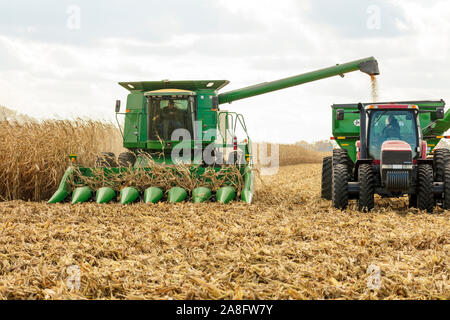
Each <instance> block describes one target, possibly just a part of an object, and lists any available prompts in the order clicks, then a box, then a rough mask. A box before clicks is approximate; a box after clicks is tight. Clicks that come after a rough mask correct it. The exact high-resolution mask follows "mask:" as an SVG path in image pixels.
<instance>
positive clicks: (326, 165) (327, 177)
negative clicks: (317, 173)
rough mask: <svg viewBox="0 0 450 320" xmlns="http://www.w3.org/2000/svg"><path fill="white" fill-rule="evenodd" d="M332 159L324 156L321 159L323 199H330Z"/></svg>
mask: <svg viewBox="0 0 450 320" xmlns="http://www.w3.org/2000/svg"><path fill="white" fill-rule="evenodd" d="M331 174H332V159H331V157H325V158H323V159H322V193H321V197H322V198H323V199H327V200H331V198H332V197H331V189H332V188H331V183H332V177H331Z"/></svg>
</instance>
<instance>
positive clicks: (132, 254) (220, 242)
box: [0, 164, 450, 299]
mask: <svg viewBox="0 0 450 320" xmlns="http://www.w3.org/2000/svg"><path fill="white" fill-rule="evenodd" d="M320 167H321V165H320V164H310V165H296V166H286V167H281V168H280V171H279V173H278V174H277V175H274V176H265V177H263V181H264V183H259V185H258V186H257V188H258V189H257V194H256V196H255V201H254V203H253V204H251V205H247V204H244V203H242V202H233V203H230V204H227V205H221V204H218V203H202V204H193V203H180V204H168V203H158V204H155V205H148V204H143V203H137V204H133V205H128V206H122V205H120V204H109V205H104V204H103V205H97V204H95V203H85V204H77V205H70V204H55V205H47V204H45V203H43V202H24V201H9V202H1V203H0V298H3V299H63V298H69V299H72V298H75V299H97V298H98V299H111V298H113V299H141V298H145V299H169V298H173V299H323V298H325V299H350V298H355V299H368V298H375V299H416V298H417V299H449V298H450V289H449V279H448V265H449V258H448V257H449V256H450V255H449V254H450V245H449V230H450V228H449V227H450V223H449V215H450V212H449V211H442V210H441V211H439V210H437V213H435V214H427V213H424V212H420V211H417V210H415V209H408V208H407V201H406V200H405V199H399V200H380V199H378V201H377V203H376V209H375V211H374V212H371V213H368V214H363V213H360V212H358V211H356V204H354V203H352V204H351V205H350V208H349V209H348V210H346V211H340V210H334V209H333V208H332V207H331V204H330V202H329V201H325V200H322V199H320ZM371 265H372V266H377V267H379V268H380V287H379V289H370V288H368V286H367V284H368V280H370V279H369V276H370V275H369V274H368V273H367V272H368V269H369V267H370V266H371ZM73 268H76V270H79V274H80V282H79V287H78V286H76V282H73V280H74V279H73V276H74V273H73V270H74V269H73ZM69 270H72V272H70V271H69ZM71 280H72V282H71ZM74 284H75V286H74Z"/></svg>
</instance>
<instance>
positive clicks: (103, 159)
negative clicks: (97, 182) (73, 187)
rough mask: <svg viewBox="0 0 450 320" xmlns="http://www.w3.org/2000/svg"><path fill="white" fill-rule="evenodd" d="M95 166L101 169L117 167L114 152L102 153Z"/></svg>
mask: <svg viewBox="0 0 450 320" xmlns="http://www.w3.org/2000/svg"><path fill="white" fill-rule="evenodd" d="M95 166H96V167H100V168H110V167H117V162H116V156H115V154H114V153H112V152H102V153H100V154H99V155H98V156H97V158H96V159H95Z"/></svg>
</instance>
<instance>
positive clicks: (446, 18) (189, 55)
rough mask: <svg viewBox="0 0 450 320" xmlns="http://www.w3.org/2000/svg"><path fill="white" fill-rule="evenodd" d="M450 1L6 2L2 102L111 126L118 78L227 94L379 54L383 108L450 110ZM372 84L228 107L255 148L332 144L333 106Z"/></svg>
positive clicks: (321, 85) (0, 23) (359, 81)
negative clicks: (414, 103)
mask: <svg viewBox="0 0 450 320" xmlns="http://www.w3.org/2000/svg"><path fill="white" fill-rule="evenodd" d="M449 37H450V1H445V0H444V1H437V0H436V1H430V0H429V1H419V0H417V1H411V0H409V1H394V0H391V1H388V0H385V1H382V0H379V1H376V0H372V1H364V0H345V1H331V0H328V1H325V0H310V1H309V0H304V1H300V0H297V1H294V0H278V1H273V0H269V1H266V0H219V1H212V0H208V1H207V0H189V1H188V0H178V1H177V0H165V1H153V0H151V1H149V0H147V1H136V0H127V1H121V0H113V1H111V0H109V1H106V0H103V1H82V0H73V1H63V0H41V1H23V0H15V1H1V2H0V88H1V89H0V105H5V106H7V107H10V108H13V109H15V110H17V111H19V112H22V113H26V114H29V115H31V116H34V117H37V118H45V117H47V118H48V117H50V118H66V117H78V116H80V117H89V118H95V119H105V120H113V119H114V118H113V117H114V101H115V100H116V99H121V100H122V102H123V103H124V102H125V99H126V95H127V91H126V90H125V89H123V88H122V87H120V86H119V85H118V84H117V82H119V81H140V80H162V79H171V80H183V79H227V80H230V81H231V83H230V84H229V85H228V86H227V87H225V88H224V89H222V92H225V91H228V90H231V89H237V88H240V87H243V86H248V85H252V84H256V83H259V82H263V81H270V80H275V79H279V78H282V77H287V76H291V75H295V74H299V73H303V72H308V71H312V70H315V69H318V68H323V67H328V66H332V65H335V64H336V63H344V62H348V61H352V60H355V59H359V58H365V57H368V56H374V57H375V58H376V59H377V60H378V62H379V66H380V71H381V75H380V76H379V77H378V85H379V100H380V101H386V100H388V101H393V100H405V99H407V100H416V99H420V100H422V99H444V100H447V101H448V103H449V104H450V66H449V64H450V50H449V47H450V41H449ZM370 99H371V95H370V78H369V77H368V76H367V75H366V74H363V73H361V72H354V73H350V74H347V75H346V76H345V77H344V78H343V79H342V78H340V77H333V78H329V79H326V80H321V81H317V82H313V83H308V84H305V85H302V86H298V87H293V88H290V89H286V90H281V91H277V92H274V93H270V94H266V95H261V96H258V97H255V98H249V99H245V100H240V101H236V102H234V103H233V104H231V105H226V106H223V107H222V109H228V110H232V111H236V112H241V113H243V114H244V116H245V118H246V121H247V126H248V128H249V131H250V135H251V137H252V138H253V140H257V141H262V140H264V141H271V142H284V143H292V142H295V141H299V140H307V141H310V142H311V141H315V140H319V139H328V138H329V137H330V135H331V112H330V105H331V104H332V103H348V102H358V101H363V102H368V101H370Z"/></svg>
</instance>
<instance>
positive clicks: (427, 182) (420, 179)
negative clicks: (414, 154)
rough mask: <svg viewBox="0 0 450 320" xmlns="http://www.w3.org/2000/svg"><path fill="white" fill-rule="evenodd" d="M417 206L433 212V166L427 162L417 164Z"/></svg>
mask: <svg viewBox="0 0 450 320" xmlns="http://www.w3.org/2000/svg"><path fill="white" fill-rule="evenodd" d="M417 207H418V208H419V209H420V210H427V211H428V212H430V213H431V212H433V207H434V192H433V167H432V166H431V165H429V164H421V165H419V170H418V174H417Z"/></svg>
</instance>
